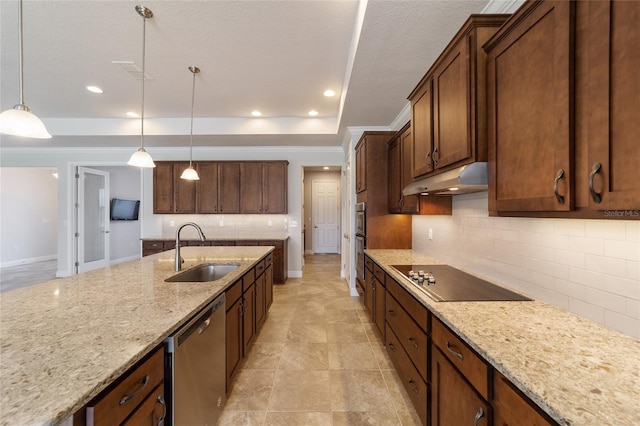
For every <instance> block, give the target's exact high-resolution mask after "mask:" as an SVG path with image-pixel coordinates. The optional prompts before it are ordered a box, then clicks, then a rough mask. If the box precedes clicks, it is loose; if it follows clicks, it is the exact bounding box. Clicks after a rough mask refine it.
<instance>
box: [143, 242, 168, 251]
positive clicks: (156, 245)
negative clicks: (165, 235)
mask: <svg viewBox="0 0 640 426" xmlns="http://www.w3.org/2000/svg"><path fill="white" fill-rule="evenodd" d="M142 248H143V249H145V250H164V241H143V242H142Z"/></svg>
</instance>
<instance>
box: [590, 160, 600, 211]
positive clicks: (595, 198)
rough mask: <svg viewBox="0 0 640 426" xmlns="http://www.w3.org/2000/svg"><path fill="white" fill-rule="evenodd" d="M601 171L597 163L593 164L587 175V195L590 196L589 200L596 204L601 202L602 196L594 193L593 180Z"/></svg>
mask: <svg viewBox="0 0 640 426" xmlns="http://www.w3.org/2000/svg"><path fill="white" fill-rule="evenodd" d="M601 169H602V165H601V164H600V163H598V162H595V163H593V167H592V168H591V173H589V194H591V198H593V201H594V202H595V203H597V204H600V203H601V202H602V196H601V195H600V194H599V193H597V192H596V190H595V188H594V187H593V178H594V177H595V176H596V175H597V174H598V172H600V170H601Z"/></svg>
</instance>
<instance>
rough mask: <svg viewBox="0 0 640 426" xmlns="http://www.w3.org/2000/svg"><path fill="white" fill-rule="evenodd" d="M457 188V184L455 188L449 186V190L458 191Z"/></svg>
mask: <svg viewBox="0 0 640 426" xmlns="http://www.w3.org/2000/svg"><path fill="white" fill-rule="evenodd" d="M457 190H458V188H457V187H455V186H454V187H453V188H449V191H457Z"/></svg>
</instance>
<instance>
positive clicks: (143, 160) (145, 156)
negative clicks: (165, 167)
mask: <svg viewBox="0 0 640 426" xmlns="http://www.w3.org/2000/svg"><path fill="white" fill-rule="evenodd" d="M136 12H138V14H139V15H140V16H142V103H141V107H140V149H138V150H137V151H136V152H134V153H133V155H132V156H131V158H129V161H127V164H128V165H130V166H136V167H155V166H156V164H155V163H154V162H153V158H151V156H150V155H149V153H148V152H147V151H146V150H145V149H144V79H145V46H146V42H145V40H146V38H145V36H146V24H147V18H151V17H153V12H152V11H151V9H149V8H147V7H144V6H140V5H138V6H136Z"/></svg>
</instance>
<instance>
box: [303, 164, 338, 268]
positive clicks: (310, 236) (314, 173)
mask: <svg viewBox="0 0 640 426" xmlns="http://www.w3.org/2000/svg"><path fill="white" fill-rule="evenodd" d="M302 180H303V185H302V193H303V194H302V217H303V222H304V223H303V231H302V233H303V253H302V254H303V258H304V255H309V254H340V253H341V251H342V247H341V235H342V232H341V229H342V226H341V219H342V208H341V205H342V202H341V200H342V168H341V167H340V166H333V167H328V166H325V167H303V171H302Z"/></svg>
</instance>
